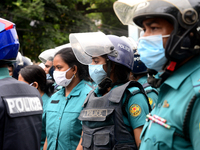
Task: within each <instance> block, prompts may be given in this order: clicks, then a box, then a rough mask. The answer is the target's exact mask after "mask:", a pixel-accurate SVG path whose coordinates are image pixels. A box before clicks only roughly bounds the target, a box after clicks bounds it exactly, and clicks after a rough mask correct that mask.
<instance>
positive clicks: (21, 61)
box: [13, 52, 33, 79]
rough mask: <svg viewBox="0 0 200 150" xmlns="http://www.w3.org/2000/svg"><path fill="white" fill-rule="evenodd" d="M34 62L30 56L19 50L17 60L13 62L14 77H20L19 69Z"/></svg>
mask: <svg viewBox="0 0 200 150" xmlns="http://www.w3.org/2000/svg"><path fill="white" fill-rule="evenodd" d="M32 64H33V63H32V62H31V60H30V59H29V58H28V57H25V56H22V55H21V53H20V52H18V55H17V58H16V62H15V63H13V78H15V79H18V75H19V71H20V70H21V69H22V68H24V67H26V66H29V65H32Z"/></svg>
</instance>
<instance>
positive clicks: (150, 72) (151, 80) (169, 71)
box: [147, 61, 177, 88]
mask: <svg viewBox="0 0 200 150" xmlns="http://www.w3.org/2000/svg"><path fill="white" fill-rule="evenodd" d="M176 64H177V63H176V62H174V61H171V62H170V64H169V66H168V67H167V69H165V71H164V72H163V73H162V74H161V75H159V77H160V78H159V79H156V78H155V75H156V74H157V73H158V72H157V71H155V70H152V69H147V71H148V78H147V82H148V83H149V84H150V85H151V86H152V87H154V88H158V87H160V85H161V84H162V83H163V82H164V81H165V80H166V79H167V78H168V77H169V76H170V75H171V74H172V73H173V72H174V70H175V68H176Z"/></svg>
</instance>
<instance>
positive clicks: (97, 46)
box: [69, 32, 134, 89]
mask: <svg viewBox="0 0 200 150" xmlns="http://www.w3.org/2000/svg"><path fill="white" fill-rule="evenodd" d="M69 40H70V43H71V46H72V49H73V52H74V54H75V56H76V58H77V60H78V61H79V62H81V63H82V64H86V65H89V64H91V63H92V57H98V56H104V55H106V57H107V67H108V68H107V78H105V79H106V82H109V83H111V82H112V81H110V80H109V78H110V72H111V61H112V62H115V63H117V64H120V65H122V66H126V68H128V69H130V70H131V69H132V67H133V65H134V53H133V50H132V49H131V46H130V45H129V44H128V43H127V42H125V41H124V40H122V39H121V38H120V37H118V36H115V35H107V36H106V35H105V34H104V33H102V32H90V33H73V34H70V36H69ZM102 83H103V81H102ZM104 83H105V82H104ZM98 85H99V86H100V84H98ZM104 87H105V86H104ZM103 89H104V88H103Z"/></svg>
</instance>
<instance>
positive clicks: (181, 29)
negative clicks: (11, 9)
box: [0, 0, 200, 150]
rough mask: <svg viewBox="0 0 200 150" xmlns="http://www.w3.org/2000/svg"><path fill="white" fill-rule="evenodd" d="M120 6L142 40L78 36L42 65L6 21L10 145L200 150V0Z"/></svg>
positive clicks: (0, 124)
mask: <svg viewBox="0 0 200 150" xmlns="http://www.w3.org/2000/svg"><path fill="white" fill-rule="evenodd" d="M113 9H114V12H115V14H116V16H117V17H118V19H119V20H120V21H121V22H122V24H124V25H134V26H137V27H138V28H139V29H140V30H141V34H140V37H139V39H138V40H137V41H134V40H133V39H132V38H131V37H125V36H122V37H119V36H116V35H105V34H104V33H102V32H100V31H99V32H86V33H71V34H70V35H69V41H70V43H67V44H64V45H61V46H58V47H56V48H52V49H48V50H45V51H43V52H42V53H41V54H40V55H39V56H38V58H39V59H40V60H41V62H42V63H41V64H39V65H34V64H33V63H32V62H31V60H30V59H29V58H27V57H25V56H22V55H21V53H20V52H18V50H19V46H20V43H19V40H18V36H17V32H16V25H15V24H14V23H12V22H10V21H8V20H5V19H3V18H0V150H39V149H40V150H139V149H140V150H200V116H199V114H200V30H199V29H200V20H199V19H200V16H199V15H200V0H137V1H124V2H122V1H116V2H115V3H114V5H113Z"/></svg>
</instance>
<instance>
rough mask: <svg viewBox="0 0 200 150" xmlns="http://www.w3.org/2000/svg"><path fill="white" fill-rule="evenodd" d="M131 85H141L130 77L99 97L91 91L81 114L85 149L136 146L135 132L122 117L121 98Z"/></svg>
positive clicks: (133, 148)
mask: <svg viewBox="0 0 200 150" xmlns="http://www.w3.org/2000/svg"><path fill="white" fill-rule="evenodd" d="M130 86H136V87H139V88H142V85H140V83H138V82H136V81H130V82H127V83H126V84H124V85H122V86H118V87H116V88H114V89H113V90H111V91H110V92H109V93H107V94H105V95H104V96H102V97H96V96H95V93H94V90H93V91H91V92H90V93H89V94H88V97H87V98H86V100H85V102H84V109H83V110H82V111H81V113H80V116H79V119H80V120H81V121H82V124H83V128H82V129H83V135H82V146H83V149H84V150H100V149H104V150H111V149H113V150H118V149H120V150H136V149H137V147H136V144H135V140H134V136H133V134H132V132H129V131H128V130H127V128H126V125H125V124H124V121H123V112H122V103H123V102H122V99H123V95H124V93H125V92H126V91H128V90H126V89H127V88H128V87H130ZM147 101H148V100H147Z"/></svg>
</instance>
